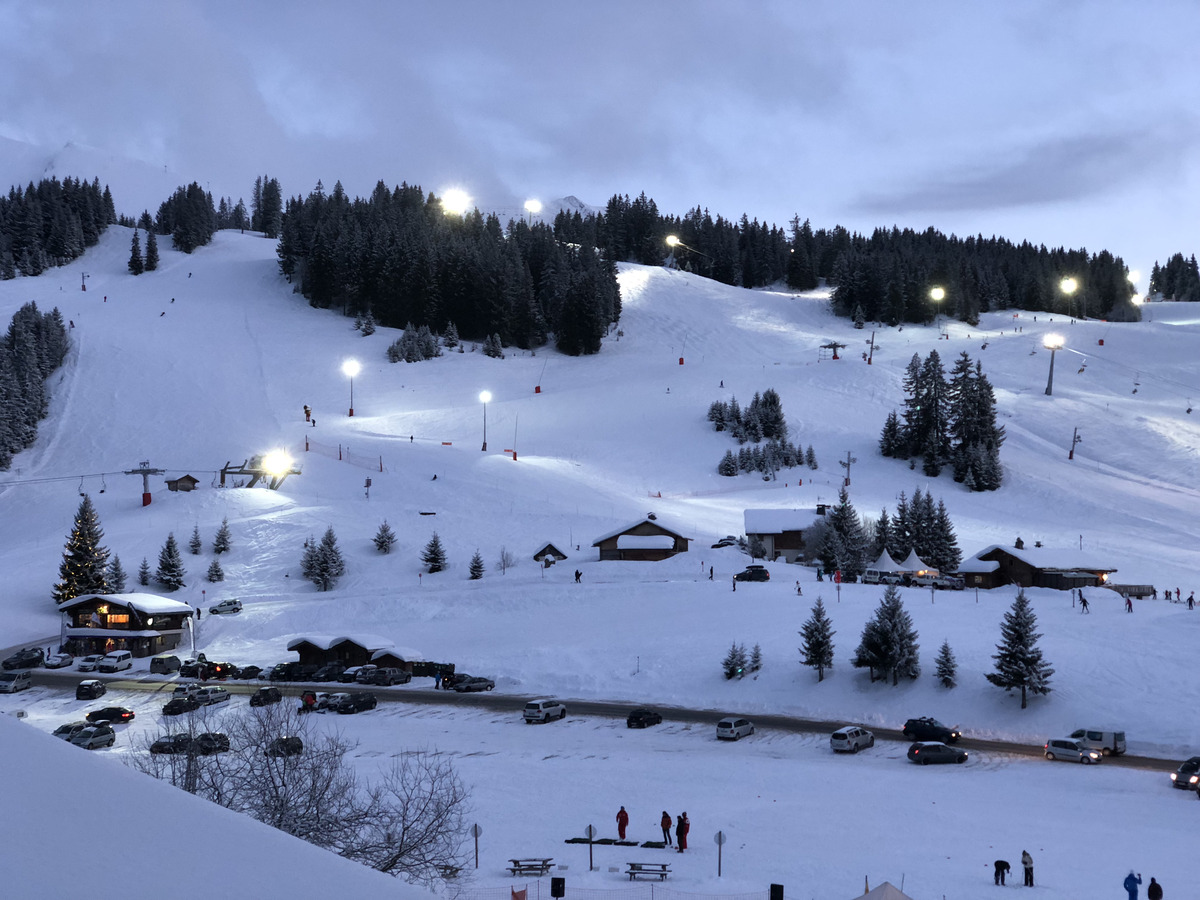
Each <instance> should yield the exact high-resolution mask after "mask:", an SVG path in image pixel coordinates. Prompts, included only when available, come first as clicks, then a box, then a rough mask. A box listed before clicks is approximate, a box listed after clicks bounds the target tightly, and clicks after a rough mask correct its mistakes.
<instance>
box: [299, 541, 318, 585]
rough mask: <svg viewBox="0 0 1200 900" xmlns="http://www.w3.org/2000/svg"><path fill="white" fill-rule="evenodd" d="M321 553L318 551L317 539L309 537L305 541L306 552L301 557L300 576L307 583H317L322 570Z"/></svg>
mask: <svg viewBox="0 0 1200 900" xmlns="http://www.w3.org/2000/svg"><path fill="white" fill-rule="evenodd" d="M320 564H321V556H320V551H319V550H318V549H317V539H316V538H315V537H313V536H312V535H309V536H308V537H307V538H305V539H304V552H303V553H302V554H301V555H300V574H301V575H302V576H303V577H304V579H305V580H306V581H315V580H316V579H317V576H318V575H319V573H320V568H321V565H320Z"/></svg>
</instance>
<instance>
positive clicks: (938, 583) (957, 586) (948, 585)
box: [933, 575, 967, 591]
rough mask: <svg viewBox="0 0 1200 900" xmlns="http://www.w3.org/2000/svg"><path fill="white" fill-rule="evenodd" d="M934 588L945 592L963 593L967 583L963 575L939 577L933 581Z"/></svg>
mask: <svg viewBox="0 0 1200 900" xmlns="http://www.w3.org/2000/svg"><path fill="white" fill-rule="evenodd" d="M933 586H934V587H935V588H938V589H940V590H943V591H962V590H965V589H966V587H967V582H966V579H964V578H963V577H962V576H961V575H939V576H938V577H937V578H935V579H933Z"/></svg>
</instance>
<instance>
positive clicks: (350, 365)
mask: <svg viewBox="0 0 1200 900" xmlns="http://www.w3.org/2000/svg"><path fill="white" fill-rule="evenodd" d="M361 371H362V364H361V363H359V361H358V360H357V359H348V360H346V361H345V362H344V363H342V374H343V375H345V376H347V377H348V378H349V379H350V415H354V376H355V375H357V374H358V373H359V372H361Z"/></svg>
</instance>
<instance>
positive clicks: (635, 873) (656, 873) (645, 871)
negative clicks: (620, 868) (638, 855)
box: [625, 862, 671, 881]
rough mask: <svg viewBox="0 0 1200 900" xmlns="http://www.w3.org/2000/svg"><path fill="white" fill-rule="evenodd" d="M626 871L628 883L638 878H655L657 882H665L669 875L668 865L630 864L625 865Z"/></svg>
mask: <svg viewBox="0 0 1200 900" xmlns="http://www.w3.org/2000/svg"><path fill="white" fill-rule="evenodd" d="M627 865H628V866H629V869H628V871H627V872H626V873H625V874H627V875H628V876H629V880H630V881H634V880H636V879H639V878H657V879H658V880H659V881H666V880H667V876H668V875H670V874H671V864H670V863H637V862H631V863H628V864H627Z"/></svg>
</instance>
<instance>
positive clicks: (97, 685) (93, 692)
mask: <svg viewBox="0 0 1200 900" xmlns="http://www.w3.org/2000/svg"><path fill="white" fill-rule="evenodd" d="M107 693H108V685H106V684H105V683H104V682H103V681H97V680H96V679H95V678H85V679H84V680H83V681H81V682H79V684H77V685H75V699H76V700H99V699H100V698H101V697H103V696H104V695H105V694H107Z"/></svg>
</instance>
